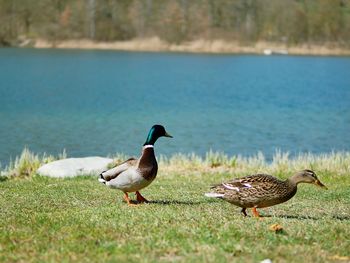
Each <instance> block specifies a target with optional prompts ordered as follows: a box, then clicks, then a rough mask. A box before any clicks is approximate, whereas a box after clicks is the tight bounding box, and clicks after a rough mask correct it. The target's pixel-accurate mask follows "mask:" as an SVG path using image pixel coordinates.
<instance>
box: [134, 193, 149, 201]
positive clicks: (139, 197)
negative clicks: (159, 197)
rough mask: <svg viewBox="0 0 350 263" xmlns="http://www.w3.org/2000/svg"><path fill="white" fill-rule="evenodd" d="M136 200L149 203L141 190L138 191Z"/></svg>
mask: <svg viewBox="0 0 350 263" xmlns="http://www.w3.org/2000/svg"><path fill="white" fill-rule="evenodd" d="M136 200H137V201H138V202H139V203H148V200H147V199H146V198H144V197H143V196H142V195H141V194H140V192H139V191H136Z"/></svg>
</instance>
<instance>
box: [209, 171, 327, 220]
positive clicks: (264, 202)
mask: <svg viewBox="0 0 350 263" xmlns="http://www.w3.org/2000/svg"><path fill="white" fill-rule="evenodd" d="M299 183H310V184H315V185H317V186H320V187H323V188H325V189H327V187H326V186H325V185H324V184H322V183H321V182H320V180H318V178H317V176H316V174H315V172H314V171H311V170H302V171H300V172H297V173H296V174H294V175H293V176H292V177H290V178H288V179H287V180H285V181H282V180H280V179H278V178H276V177H273V176H271V175H268V174H254V175H249V176H246V177H242V178H238V179H233V180H232V181H229V182H225V183H221V184H218V185H215V186H213V187H212V188H211V189H212V192H210V193H206V194H205V196H207V197H214V198H220V199H223V200H225V201H227V202H230V203H232V204H234V205H236V206H239V207H242V210H241V212H242V213H243V214H244V215H245V216H247V213H246V209H247V208H252V211H253V214H254V216H256V217H259V213H258V211H257V210H256V209H257V208H263V207H268V206H273V205H277V204H280V203H283V202H286V201H288V200H289V199H291V198H292V197H293V196H294V195H295V193H296V192H297V185H298V184H299Z"/></svg>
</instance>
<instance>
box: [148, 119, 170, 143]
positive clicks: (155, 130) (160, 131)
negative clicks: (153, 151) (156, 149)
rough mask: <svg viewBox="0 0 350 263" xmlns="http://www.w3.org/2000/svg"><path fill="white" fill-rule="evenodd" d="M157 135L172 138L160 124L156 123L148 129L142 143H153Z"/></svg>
mask: <svg viewBox="0 0 350 263" xmlns="http://www.w3.org/2000/svg"><path fill="white" fill-rule="evenodd" d="M159 137H169V138H173V136H171V135H170V134H169V133H167V132H166V131H165V128H164V127H163V126H162V125H158V124H156V125H153V126H152V128H151V129H150V131H149V133H148V136H147V139H146V142H145V143H144V144H143V145H154V143H155V142H156V141H157V140H158V138H159Z"/></svg>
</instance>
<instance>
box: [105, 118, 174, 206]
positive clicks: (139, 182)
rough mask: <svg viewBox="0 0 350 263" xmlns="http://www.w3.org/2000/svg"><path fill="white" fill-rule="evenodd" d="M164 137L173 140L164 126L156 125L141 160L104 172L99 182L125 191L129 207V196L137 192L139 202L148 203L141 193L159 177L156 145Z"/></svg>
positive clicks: (127, 162)
mask: <svg viewBox="0 0 350 263" xmlns="http://www.w3.org/2000/svg"><path fill="white" fill-rule="evenodd" d="M162 136H164V137H170V138H172V136H171V135H169V134H168V133H167V132H166V131H165V129H164V127H163V126H161V125H154V126H153V127H152V128H151V130H150V131H149V133H148V136H147V139H146V142H145V143H144V145H143V147H142V154H141V157H140V158H139V159H135V158H130V159H128V160H126V161H125V162H123V163H121V164H119V165H118V166H116V167H114V168H112V169H109V170H107V171H105V172H102V173H101V174H100V178H99V179H98V180H99V181H100V182H101V183H104V184H105V185H107V186H109V187H111V188H116V189H119V190H121V191H123V192H124V200H125V201H126V202H127V203H128V205H132V203H131V200H130V198H129V196H128V193H130V192H136V199H137V201H138V202H147V200H146V199H145V198H144V197H143V196H142V195H141V194H140V192H139V191H140V190H141V189H142V188H145V187H146V186H148V185H149V184H150V183H152V181H153V180H154V179H155V178H156V176H157V171H158V164H157V160H156V157H155V155H154V143H155V142H156V141H157V139H158V138H159V137H162Z"/></svg>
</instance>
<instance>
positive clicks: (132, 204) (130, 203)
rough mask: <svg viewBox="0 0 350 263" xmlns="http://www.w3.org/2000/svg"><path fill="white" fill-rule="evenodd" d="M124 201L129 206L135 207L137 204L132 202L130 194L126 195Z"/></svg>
mask: <svg viewBox="0 0 350 263" xmlns="http://www.w3.org/2000/svg"><path fill="white" fill-rule="evenodd" d="M124 200H125V202H126V203H127V204H128V205H129V206H135V205H136V204H134V203H132V201H131V200H130V198H129V195H128V193H124Z"/></svg>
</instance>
